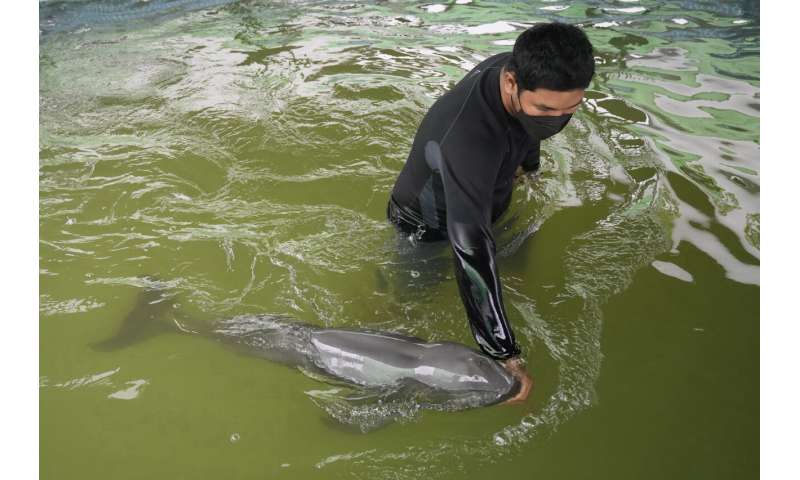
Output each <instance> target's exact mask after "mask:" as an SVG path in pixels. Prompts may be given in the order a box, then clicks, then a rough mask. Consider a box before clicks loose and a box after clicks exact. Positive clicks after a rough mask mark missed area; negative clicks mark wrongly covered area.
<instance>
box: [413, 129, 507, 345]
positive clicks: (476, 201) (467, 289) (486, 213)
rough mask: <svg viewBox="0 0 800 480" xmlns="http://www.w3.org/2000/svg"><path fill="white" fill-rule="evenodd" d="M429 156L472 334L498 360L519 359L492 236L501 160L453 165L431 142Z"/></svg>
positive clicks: (427, 148) (428, 146) (463, 160)
mask: <svg viewBox="0 0 800 480" xmlns="http://www.w3.org/2000/svg"><path fill="white" fill-rule="evenodd" d="M473 153H474V152H473ZM425 155H426V159H427V161H428V164H429V165H431V166H432V167H434V168H435V169H437V170H438V171H439V173H440V175H441V177H442V184H443V186H444V193H445V203H446V206H447V233H448V237H449V239H450V244H451V246H452V248H453V253H454V257H455V258H454V260H455V273H456V281H457V282H458V288H459V292H460V293H461V299H462V301H463V302H464V307H465V309H466V312H467V317H468V319H469V323H470V328H471V329H472V334H473V336H474V337H475V340H476V342H477V343H478V345H479V346H480V348H481V349H482V350H483V351H484V352H485V353H487V354H488V355H490V356H492V357H494V358H497V359H500V360H506V359H509V358H511V357H514V356H516V355H519V353H520V350H519V346H518V345H517V343H516V341H515V339H514V334H513V332H512V330H511V327H510V326H509V323H508V319H507V318H506V313H505V308H504V306H503V297H502V290H501V285H500V275H499V273H498V271H497V264H496V262H495V244H494V239H493V237H492V233H491V216H492V212H491V209H492V194H493V190H494V181H495V178H496V176H497V169H498V168H499V166H498V164H499V162H494V161H493V159H491V158H489V157H485V158H480V157H477V160H475V161H469V162H468V161H467V159H465V158H460V159H459V160H461V161H460V162H459V161H455V160H454V159H452V158H448V156H447V155H445V154H444V153H443V152H442V149H441V148H440V146H439V144H438V143H436V142H433V141H430V142H428V144H427V145H426V147H425ZM475 158H476V157H475V156H472V157H470V160H472V159H475Z"/></svg>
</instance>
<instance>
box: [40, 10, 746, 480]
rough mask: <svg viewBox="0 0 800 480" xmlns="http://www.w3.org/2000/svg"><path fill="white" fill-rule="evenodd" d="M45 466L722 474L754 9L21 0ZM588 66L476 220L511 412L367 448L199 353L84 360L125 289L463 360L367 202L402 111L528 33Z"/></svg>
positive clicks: (306, 388)
mask: <svg viewBox="0 0 800 480" xmlns="http://www.w3.org/2000/svg"><path fill="white" fill-rule="evenodd" d="M39 9H40V25H39V28H40V36H39V50H40V52H39V61H40V68H39V78H40V138H39V147H40V148H39V151H40V158H39V201H40V211H39V214H40V215H39V255H40V257H39V265H40V276H39V282H40V286H39V289H40V305H39V312H40V316H39V322H40V324H39V332H40V340H39V341H40V344H39V350H40V372H39V375H40V379H39V385H40V389H39V402H40V403H39V414H40V432H39V433H40V472H41V476H42V478H54V479H55V478H57V479H72V478H75V479H93V478H114V479H140V478H187V479H189V478H191V479H200V478H209V479H212V478H213V479H216V478H237V479H239V478H241V479H251V478H252V479H257V478H258V479H261V478H286V479H307V478H355V479H405V478H424V479H462V478H489V477H492V478H495V477H497V478H502V477H505V478H508V477H513V478H543V479H544V478H546V479H584V478H586V479H589V478H591V479H615V480H616V479H639V478H647V479H675V478H691V479H717V478H719V479H745V478H747V479H749V478H756V477H757V475H758V467H759V453H758V449H759V440H758V430H759V420H758V410H759V393H758V392H759V390H758V388H759V387H758V384H759V373H758V372H759V370H758V367H759V313H758V311H759V256H760V252H759V249H760V245H759V232H760V217H759V211H760V210H759V188H760V187H759V183H760V177H759V169H760V165H759V103H760V82H759V75H760V72H759V54H760V50H759V49H760V31H759V28H760V27H759V15H760V13H759V4H758V2H749V1H737V2H730V1H729V2H725V1H715V2H707V1H676V2H653V1H624V2H623V1H617V2H613V1H609V2H546V1H542V2H479V1H472V2H467V1H464V0H461V1H456V2H450V3H441V4H426V3H416V2H386V1H378V2H321V1H319V2H256V1H240V2H213V1H202V0H200V1H181V0H173V1H163V0H161V1H156V0H153V1H150V2H137V1H114V2H86V1H71V2H48V1H44V2H40V4H39ZM553 20H558V21H564V22H569V23H573V24H579V25H581V26H582V27H583V28H584V29H585V31H586V33H587V35H588V36H589V38H590V40H591V41H592V43H593V44H594V47H595V50H596V55H597V75H596V77H595V79H594V81H593V83H592V85H591V86H590V87H589V89H588V91H587V101H586V103H585V104H584V105H583V106H582V107H581V108H580V109H579V111H578V112H577V113H576V114H575V116H574V118H573V120H572V121H571V122H570V124H569V126H568V127H567V128H566V129H565V130H564V131H563V132H562V133H561V134H559V135H557V136H555V137H553V138H552V139H550V140H547V141H546V142H544V143H543V147H542V150H543V158H542V170H541V172H540V173H539V174H538V175H537V176H536V177H535V178H528V179H526V180H525V181H523V182H520V183H519V184H518V185H517V186H516V187H515V191H514V196H513V200H512V205H511V208H510V210H509V211H508V212H507V213H506V214H505V215H504V216H503V217H502V218H501V219H500V221H499V222H498V224H497V225H496V229H495V236H496V239H497V243H498V254H499V255H498V262H499V270H500V272H501V278H502V281H503V285H504V297H505V300H506V307H507V309H508V314H509V317H510V319H511V322H512V326H513V328H514V331H515V333H516V336H517V338H518V340H519V341H520V344H521V346H522V348H523V349H524V351H525V355H526V358H527V360H528V363H529V369H530V371H531V373H532V376H533V377H534V380H535V383H536V386H535V389H534V392H533V394H532V396H531V397H530V399H529V401H528V402H527V403H525V404H523V405H517V406H494V407H487V408H482V409H475V410H468V411H462V412H431V411H424V412H422V413H421V414H419V415H409V417H408V418H406V419H405V421H402V422H399V423H394V424H391V425H388V426H386V427H384V428H381V429H378V430H376V431H373V432H370V433H366V434H365V433H361V432H360V431H358V430H357V429H353V428H351V427H347V426H343V425H341V424H340V423H338V422H336V421H335V420H334V419H332V418H331V417H329V416H328V415H327V414H326V412H325V411H324V410H322V409H320V408H319V407H318V406H317V405H315V403H314V402H313V401H312V397H311V395H310V394H309V392H312V393H313V392H314V391H319V390H326V389H329V388H332V387H331V386H330V385H328V384H325V383H322V382H320V381H318V380H316V379H314V378H310V377H308V376H306V375H304V374H303V373H301V372H299V371H297V370H292V369H290V368H286V367H283V366H280V365H275V364H271V363H269V362H266V361H264V360H262V359H258V358H253V357H248V356H244V355H239V354H236V353H235V352H232V351H231V350H229V349H226V348H223V347H222V346H221V345H220V344H218V343H216V342H213V341H210V340H208V339H206V338H203V337H202V336H198V335H180V334H174V333H168V334H163V335H157V336H152V337H150V338H147V339H145V340H144V341H141V342H139V343H136V344H134V345H132V346H130V347H129V348H125V349H122V350H117V351H113V352H100V351H95V350H93V349H92V348H91V347H90V344H92V343H93V342H97V341H100V340H103V339H105V338H107V337H108V336H109V335H111V334H113V333H114V332H115V331H116V330H117V329H118V328H119V326H120V323H121V321H122V319H123V318H124V317H125V315H126V314H127V313H128V312H129V311H130V310H131V309H132V308H133V306H134V302H135V299H136V296H137V294H138V293H139V292H140V291H141V290H142V289H143V288H146V287H148V286H156V287H159V288H162V289H163V290H164V291H165V292H168V293H169V294H170V295H172V296H174V299H175V302H176V310H179V311H180V313H181V315H183V316H185V317H186V318H191V319H193V320H192V321H193V322H196V324H203V325H209V326H213V325H214V322H216V321H219V320H220V319H224V318H227V317H231V316H234V315H240V314H254V313H278V314H284V315H290V316H292V317H295V318H297V319H299V320H302V321H306V322H310V323H314V324H317V325H324V326H328V327H368V328H376V329H381V330H389V331H395V332H400V333H404V334H410V335H415V336H419V337H422V338H425V339H429V340H432V341H437V340H452V341H459V342H462V343H465V344H467V345H473V344H474V340H473V339H472V336H471V335H470V333H469V328H468V323H467V320H466V318H465V315H464V311H463V306H462V305H461V301H460V298H459V296H458V290H457V287H456V284H455V280H454V279H453V272H452V271H451V268H452V267H451V263H450V253H449V252H448V250H447V249H438V250H436V249H430V250H425V251H424V252H421V253H420V254H419V255H414V254H409V253H408V251H407V250H408V248H407V246H405V245H403V242H404V240H403V239H401V238H398V237H397V235H396V234H395V232H394V230H393V229H392V227H391V226H390V225H389V224H387V223H386V221H385V208H386V200H387V197H388V194H389V191H390V189H391V187H392V185H393V182H394V179H395V177H396V175H397V173H398V172H399V171H400V169H401V168H402V165H403V162H404V161H405V159H406V156H407V154H408V150H409V148H410V145H411V140H412V138H413V135H414V133H415V131H416V127H417V125H418V122H419V121H420V120H421V119H422V116H423V115H424V114H425V112H426V111H427V108H428V107H429V106H430V105H431V104H432V103H433V101H434V100H435V99H436V98H437V97H439V96H440V95H442V94H443V93H444V92H445V91H446V90H447V89H448V88H449V87H450V86H452V85H454V84H455V82H457V81H458V80H459V79H460V78H461V77H462V76H463V75H464V74H465V73H466V72H467V71H468V70H469V69H471V68H472V67H473V66H474V65H475V64H477V63H478V62H479V61H480V60H482V59H483V58H486V57H487V56H489V55H492V54H494V53H498V52H502V51H508V50H510V49H511V45H512V44H513V41H514V39H515V38H516V36H517V35H518V34H519V33H520V32H521V31H522V30H523V29H524V28H526V27H527V26H529V25H531V24H533V23H535V22H540V21H553Z"/></svg>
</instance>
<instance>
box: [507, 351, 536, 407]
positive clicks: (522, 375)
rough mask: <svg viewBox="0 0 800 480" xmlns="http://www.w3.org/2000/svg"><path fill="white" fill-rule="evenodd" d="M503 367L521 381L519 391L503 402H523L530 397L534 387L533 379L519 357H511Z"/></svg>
mask: <svg viewBox="0 0 800 480" xmlns="http://www.w3.org/2000/svg"><path fill="white" fill-rule="evenodd" d="M503 367H505V369H506V370H508V372H509V373H511V375H512V376H513V377H514V378H516V379H517V380H518V381H519V384H520V385H519V392H518V393H517V394H516V395H515V396H513V397H511V398H509V399H508V400H506V401H505V402H503V403H504V404H508V403H511V404H514V403H522V402H524V401H525V400H526V399H527V398H528V394H530V393H531V390H532V389H533V379H532V378H531V377H530V375H528V372H527V371H526V370H525V367H524V366H523V365H522V361H521V360H520V358H519V357H514V358H509V359H508V360H506V361H505V362H503Z"/></svg>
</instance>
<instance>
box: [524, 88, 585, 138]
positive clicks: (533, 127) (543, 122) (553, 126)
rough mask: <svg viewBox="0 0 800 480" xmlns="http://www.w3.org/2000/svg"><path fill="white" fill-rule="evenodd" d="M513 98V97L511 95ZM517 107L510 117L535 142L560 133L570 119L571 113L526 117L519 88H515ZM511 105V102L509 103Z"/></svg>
mask: <svg viewBox="0 0 800 480" xmlns="http://www.w3.org/2000/svg"><path fill="white" fill-rule="evenodd" d="M512 97H513V95H512ZM516 97H517V105H519V108H518V109H517V111H516V112H514V113H513V114H512V115H513V116H514V118H516V119H517V120H519V122H520V123H521V124H522V127H523V128H525V131H526V132H528V135H530V136H531V137H533V138H534V139H536V140H544V139H545V138H550V137H552V136H553V135H555V134H556V133H558V132H560V131H561V130H563V129H564V127H566V126H567V123H569V119H570V118H572V114H571V113H566V114H564V115H558V116H539V115H528V114H527V113H525V112H524V111H522V102H521V101H520V99H519V87H517V95H516ZM511 103H512V105H513V103H514V102H513V101H512V102H511Z"/></svg>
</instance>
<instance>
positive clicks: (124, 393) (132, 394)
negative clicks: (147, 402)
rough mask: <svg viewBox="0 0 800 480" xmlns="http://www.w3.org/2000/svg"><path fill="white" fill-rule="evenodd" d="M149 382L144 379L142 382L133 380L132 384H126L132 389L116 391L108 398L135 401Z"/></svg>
mask: <svg viewBox="0 0 800 480" xmlns="http://www.w3.org/2000/svg"><path fill="white" fill-rule="evenodd" d="M148 383H149V382H148V381H147V380H144V379H140V380H131V381H130V382H125V384H126V385H130V387H128V388H126V389H123V390H119V391H116V392H114V393H112V394H110V395H109V396H108V398H115V399H117V400H133V399H134V398H136V397H138V396H139V394H140V393H141V388H142V387H144V386H145V385H147V384H148Z"/></svg>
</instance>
